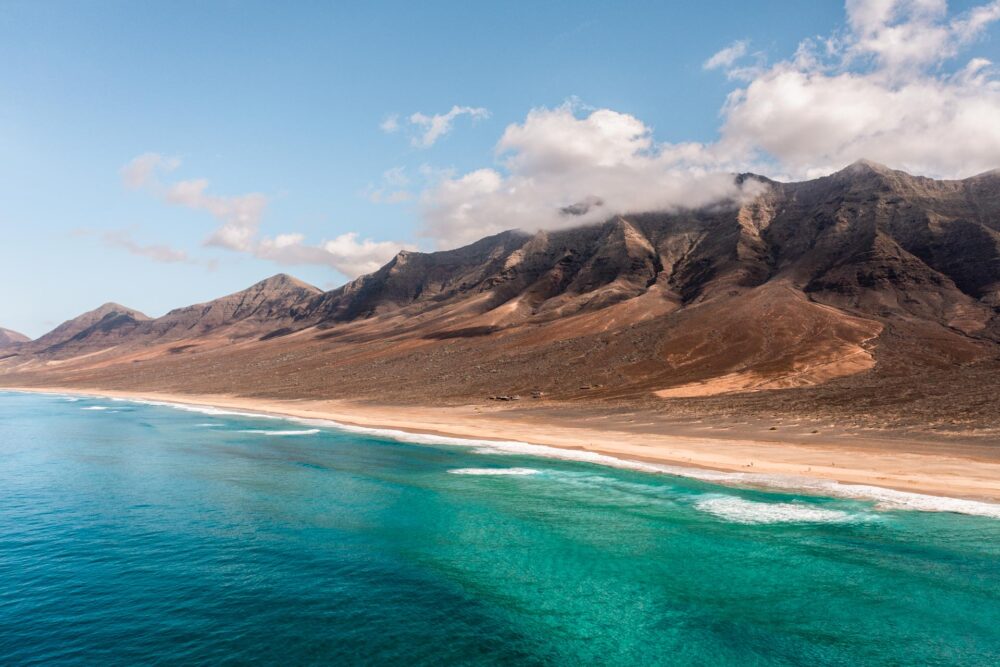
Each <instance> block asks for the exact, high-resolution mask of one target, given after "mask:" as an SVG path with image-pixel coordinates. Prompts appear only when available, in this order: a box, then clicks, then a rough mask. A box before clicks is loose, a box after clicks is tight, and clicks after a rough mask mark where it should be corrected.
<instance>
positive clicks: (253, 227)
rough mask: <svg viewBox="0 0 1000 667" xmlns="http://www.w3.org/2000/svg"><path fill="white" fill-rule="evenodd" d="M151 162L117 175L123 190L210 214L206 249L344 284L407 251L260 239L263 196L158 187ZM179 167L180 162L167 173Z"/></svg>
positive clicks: (350, 242)
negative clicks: (318, 269)
mask: <svg viewBox="0 0 1000 667" xmlns="http://www.w3.org/2000/svg"><path fill="white" fill-rule="evenodd" d="M152 156H154V154H151V153H147V154H145V155H140V156H139V157H137V158H135V159H134V160H132V161H131V162H129V164H128V165H126V166H125V167H124V168H123V169H122V175H123V178H124V179H125V182H126V184H127V185H129V186H131V187H146V188H147V189H148V190H149V191H150V192H152V193H153V194H154V195H156V196H157V197H158V198H160V199H161V200H162V201H164V202H166V203H168V204H171V205H173V206H182V207H184V208H189V209H192V210H198V211H205V212H207V213H209V214H210V215H211V216H212V217H214V218H215V219H216V221H217V223H218V226H217V227H216V229H215V230H214V231H213V232H212V234H211V235H210V236H209V237H208V238H207V239H206V240H205V245H209V246H218V247H221V248H226V249H229V250H234V251H238V252H244V253H248V254H250V255H253V256H255V257H258V258H260V259H266V260H270V261H274V262H277V263H279V264H286V265H295V264H318V265H322V266H329V267H331V268H333V269H336V270H337V271H339V272H341V273H343V274H344V275H346V276H348V277H349V278H353V277H355V276H357V275H359V274H360V273H365V272H369V271H372V270H375V269H377V268H378V267H379V266H381V265H382V264H384V263H385V262H387V261H388V260H389V259H391V258H392V257H393V255H395V254H396V252H398V251H399V250H400V249H401V248H404V247H405V248H411V246H408V245H405V244H401V243H397V242H394V241H373V240H371V239H364V240H361V241H358V240H357V236H358V235H357V234H356V233H354V232H349V233H347V234H341V235H340V236H337V237H335V238H333V239H332V240H329V241H322V242H320V243H319V244H317V245H313V244H310V243H307V242H306V240H305V236H304V235H302V234H298V233H286V234H278V235H276V236H274V237H273V238H272V237H267V236H261V235H260V224H261V220H262V218H263V216H264V212H265V209H266V208H267V203H268V200H267V197H266V196H265V195H263V194H260V193H256V192H253V193H248V194H243V195H233V196H222V195H214V194H209V193H208V191H207V190H208V186H209V183H208V181H207V180H206V179H195V180H185V181H176V182H174V183H169V184H165V183H162V182H161V181H160V180H159V179H158V178H157V172H159V171H163V163H162V161H161V160H160V159H159V158H158V156H157V157H152ZM178 165H179V161H178V162H177V163H176V164H173V166H172V167H171V168H175V167H176V166H178ZM404 178H405V173H404V172H403V171H401V170H399V171H397V170H391V169H390V170H389V171H388V172H386V175H385V179H386V181H387V182H388V181H392V182H396V183H399V182H401V179H404ZM133 184H135V185H133ZM105 242H106V243H109V244H112V245H116V246H118V247H122V248H125V249H126V250H128V251H130V252H133V253H134V254H137V255H142V256H145V257H149V258H150V259H153V260H155V261H190V260H188V259H187V255H186V254H185V253H183V252H182V251H178V250H174V249H172V248H169V247H168V246H163V245H152V246H142V245H140V244H137V243H135V242H134V241H132V239H131V238H130V237H128V236H127V235H112V236H106V237H105Z"/></svg>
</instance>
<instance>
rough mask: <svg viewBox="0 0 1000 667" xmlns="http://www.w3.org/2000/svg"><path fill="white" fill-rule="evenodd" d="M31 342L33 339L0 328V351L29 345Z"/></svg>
mask: <svg viewBox="0 0 1000 667" xmlns="http://www.w3.org/2000/svg"><path fill="white" fill-rule="evenodd" d="M29 340H31V339H30V338H28V337H27V336H25V335H24V334H22V333H18V332H16V331H11V330H10V329H4V328H3V327H0V351H3V350H6V349H8V348H11V347H15V346H18V345H20V344H22V343H27V342H28V341H29Z"/></svg>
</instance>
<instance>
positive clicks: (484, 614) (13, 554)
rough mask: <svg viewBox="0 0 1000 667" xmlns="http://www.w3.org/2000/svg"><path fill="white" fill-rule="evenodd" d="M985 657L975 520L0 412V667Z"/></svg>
mask: <svg viewBox="0 0 1000 667" xmlns="http://www.w3.org/2000/svg"><path fill="white" fill-rule="evenodd" d="M35 664H37V665H51V664H81V665H140V664H142V665H145V664H165V665H173V664H213V665H215V664H242V665H252V664H268V665H301V664H316V665H354V664H388V665H493V664H525V665H573V666H579V665H597V664H599V665H810V666H819V665H852V666H854V665H984V666H985V665H991V666H995V665H998V664H1000V520H998V519H996V518H990V517H987V516H969V515H963V514H955V513H945V512H918V511H909V510H901V509H892V506H891V505H890V506H888V507H886V506H885V504H884V503H881V504H880V503H877V502H876V501H874V500H871V501H869V500H864V499H859V498H853V499H846V498H829V497H828V498H824V497H813V496H807V495H801V494H795V493H789V492H778V491H773V490H772V491H768V490H752V489H739V488H733V487H729V486H720V485H716V484H712V483H709V482H706V481H699V480H695V479H689V478H686V477H679V476H672V475H666V474H651V473H648V472H640V471H634V470H627V469H618V468H610V467H605V466H599V465H594V464H591V463H585V462H574V461H565V460H558V459H552V458H540V457H536V456H527V455H523V454H518V453H516V452H515V453H511V452H510V451H504V450H502V449H498V448H491V447H489V446H483V445H481V444H480V445H478V446H476V445H470V446H459V445H456V444H438V445H435V444H433V443H430V444H414V443H407V442H402V441H399V440H394V439H393V438H392V437H390V436H389V435H385V434H381V435H380V434H377V433H367V434H366V433H358V432H351V431H346V430H342V429H338V428H335V427H333V426H322V425H315V424H303V423H297V422H294V421H285V420H279V419H268V418H264V417H252V416H245V415H234V414H226V413H224V412H223V411H216V410H210V409H209V410H204V411H196V410H192V409H186V410H185V409H178V408H174V407H169V406H162V405H149V404H140V403H131V402H122V401H111V400H107V399H88V398H83V399H78V400H76V399H71V398H68V397H59V396H43V395H26V394H17V393H11V392H5V393H0V665H35Z"/></svg>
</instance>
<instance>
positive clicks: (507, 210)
mask: <svg viewBox="0 0 1000 667" xmlns="http://www.w3.org/2000/svg"><path fill="white" fill-rule="evenodd" d="M846 18H847V21H846V26H845V28H844V29H843V30H839V31H835V32H833V33H832V34H831V36H829V37H827V38H815V39H807V40H804V41H803V42H802V43H801V44H800V45H799V48H798V49H797V50H796V52H795V53H794V54H793V55H792V56H791V57H789V58H787V59H785V60H781V61H779V62H776V63H774V64H771V65H768V64H766V62H765V61H764V60H763V55H762V54H754V55H756V56H758V62H757V63H756V65H755V66H752V67H746V66H741V65H740V61H741V59H743V58H745V57H747V55H748V46H749V45H748V44H747V43H745V42H736V43H733V44H731V45H730V46H728V47H726V48H725V49H723V50H722V51H720V52H718V53H716V54H715V55H713V56H712V57H710V58H709V59H708V60H707V61H706V62H705V64H704V66H705V68H706V69H722V70H725V71H726V74H727V75H728V76H729V77H730V78H736V79H745V81H746V83H745V84H742V86H741V87H740V88H738V89H736V90H734V91H733V92H732V93H731V94H730V96H729V97H728V99H727V101H726V103H725V105H724V107H723V109H722V124H721V127H720V137H719V140H718V141H716V142H713V143H708V144H700V143H681V144H667V143H658V142H657V141H656V140H655V139H654V137H653V132H652V129H651V128H650V127H648V126H647V125H646V124H645V123H643V122H642V121H641V120H639V119H638V118H635V117H634V116H631V115H629V114H624V113H620V112H617V111H614V110H611V109H596V110H586V113H585V114H584V115H580V114H581V111H584V110H583V109H582V108H581V107H579V105H573V104H567V105H564V106H562V107H560V108H557V109H544V108H543V109H535V110H533V111H531V112H530V113H529V114H528V116H527V118H526V119H525V120H524V122H523V123H517V124H513V125H510V126H509V127H508V128H507V129H506V131H505V132H504V134H503V136H502V137H501V139H500V140H499V142H498V144H497V155H498V160H497V164H495V165H492V166H487V167H484V168H481V169H475V170H472V171H470V172H468V173H465V174H452V173H448V172H443V173H440V174H438V175H437V177H436V179H435V181H434V183H433V184H432V185H431V186H430V187H428V188H427V189H426V190H425V191H424V192H423V193H422V195H421V207H422V211H423V218H424V229H423V233H424V234H426V235H428V236H430V237H432V238H434V239H436V240H437V241H438V243H439V244H440V245H442V246H451V245H455V244H458V243H464V242H468V241H472V240H474V239H477V238H479V237H481V236H483V235H485V234H490V233H494V232H499V231H501V230H504V229H510V228H516V227H520V228H523V229H527V230H534V229H553V228H560V227H569V226H573V225H578V224H581V223H587V222H595V221H599V220H604V219H607V218H609V217H610V216H612V215H614V214H616V213H625V212H638V211H648V210H661V209H672V208H676V207H695V206H701V205H705V204H710V203H712V202H715V201H718V200H721V199H724V198H727V197H740V196H745V194H747V193H743V192H740V191H739V189H737V188H736V186H735V185H734V182H733V178H732V173H734V172H740V171H755V172H757V173H769V174H772V175H780V177H784V178H789V177H790V178H807V177H814V176H818V175H822V174H826V173H830V172H831V171H834V170H836V169H840V168H842V167H844V166H846V165H847V164H849V163H851V162H854V161H855V160H858V159H861V158H868V159H871V160H875V161H878V162H883V163H886V164H888V165H890V166H893V167H896V168H900V169H905V170H907V171H910V172H913V173H918V174H924V175H929V176H935V177H964V176H969V175H972V174H975V173H978V172H982V171H986V170H989V169H994V168H997V167H1000V122H998V120H997V119H1000V79H998V78H997V73H996V70H995V68H994V67H993V65H992V64H991V63H990V62H989V61H988V60H985V59H983V58H972V59H971V60H969V61H968V63H967V64H966V65H965V66H960V67H959V68H958V70H957V71H954V68H952V71H951V72H949V68H948V67H947V66H946V65H947V63H948V62H949V61H950V60H953V59H954V58H956V57H957V56H958V55H959V54H960V53H961V52H962V51H963V50H964V49H967V48H968V47H969V46H970V45H971V44H972V43H973V42H974V40H975V39H976V38H977V37H979V36H981V35H983V33H984V31H985V30H986V28H987V27H988V26H989V25H990V24H991V23H993V22H994V21H998V20H1000V0H995V1H993V2H990V3H987V4H982V5H979V6H976V7H973V8H972V9H971V10H970V11H968V12H966V13H964V14H962V15H959V16H952V15H950V14H949V12H948V8H947V4H946V3H945V2H944V1H943V0H848V2H847V6H846ZM570 213H571V214H570Z"/></svg>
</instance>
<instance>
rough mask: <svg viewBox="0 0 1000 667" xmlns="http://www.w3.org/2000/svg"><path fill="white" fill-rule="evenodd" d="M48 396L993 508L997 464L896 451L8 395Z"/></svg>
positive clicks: (333, 411) (416, 412)
mask: <svg viewBox="0 0 1000 667" xmlns="http://www.w3.org/2000/svg"><path fill="white" fill-rule="evenodd" d="M8 389H12V390H15V391H31V392H43V393H57V394H76V395H86V396H96V397H104V398H125V399H140V400H151V401H163V402H168V403H179V404H187V405H198V406H211V407H217V408H225V409H232V410H241V411H247V412H254V413H265V414H270V415H277V416H285V417H297V418H306V419H325V420H332V421H335V422H338V423H341V424H346V425H352V426H361V427H368V428H379V429H390V430H397V431H404V432H408V433H420V434H432V435H437V436H446V437H456V438H470V439H483V440H502V441H518V442H523V443H530V444H537V445H545V446H550V447H559V448H563V449H569V450H577V451H586V452H593V453H597V454H602V455H606V456H611V457H615V458H618V459H624V460H630V461H642V462H651V463H657V464H664V465H672V466H681V467H691V468H703V469H708V470H717V471H725V472H740V473H752V474H755V475H773V476H785V477H788V478H804V479H811V480H822V481H834V482H839V483H842V484H860V485H870V486H875V487H882V488H886V489H894V490H899V491H907V492H914V493H921V494H928V495H933V496H942V497H950V498H961V499H969V500H983V501H989V502H1000V463H998V462H996V461H988V460H983V459H981V458H976V457H966V456H961V455H956V454H953V453H951V452H945V453H926V452H923V451H921V453H909V452H904V451H900V450H899V448H898V447H888V446H887V447H884V448H872V447H871V446H866V447H864V448H862V447H860V446H859V447H854V446H851V443H850V442H846V443H844V444H843V445H837V446H832V445H829V444H814V443H809V444H806V443H802V444H796V443H791V442H787V441H785V442H779V441H770V442H769V441H763V440H754V439H745V440H744V439H740V438H738V437H737V438H734V437H733V436H732V434H730V435H729V436H728V437H726V438H711V437H691V436H683V435H674V434H658V433H649V432H648V431H647V432H636V431H630V430H627V429H619V428H593V427H587V426H581V427H569V426H566V425H565V424H561V423H560V424H557V425H552V424H547V423H543V422H542V420H540V419H537V418H526V417H525V416H523V415H517V414H513V415H512V414H510V413H507V412H486V411H483V410H482V409H481V408H480V407H479V406H474V405H470V406H462V407H414V406H377V405H371V404H365V403H354V402H346V401H320V400H296V401H291V400H279V399H258V398H247V397H240V396H232V395H216V394H213V395H195V394H176V393H159V392H135V391H128V392H126V391H113V390H100V389H93V390H91V389H87V390H82V389H66V388H61V387H47V388H38V387H34V388H24V389H20V388H15V387H10V388H8Z"/></svg>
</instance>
